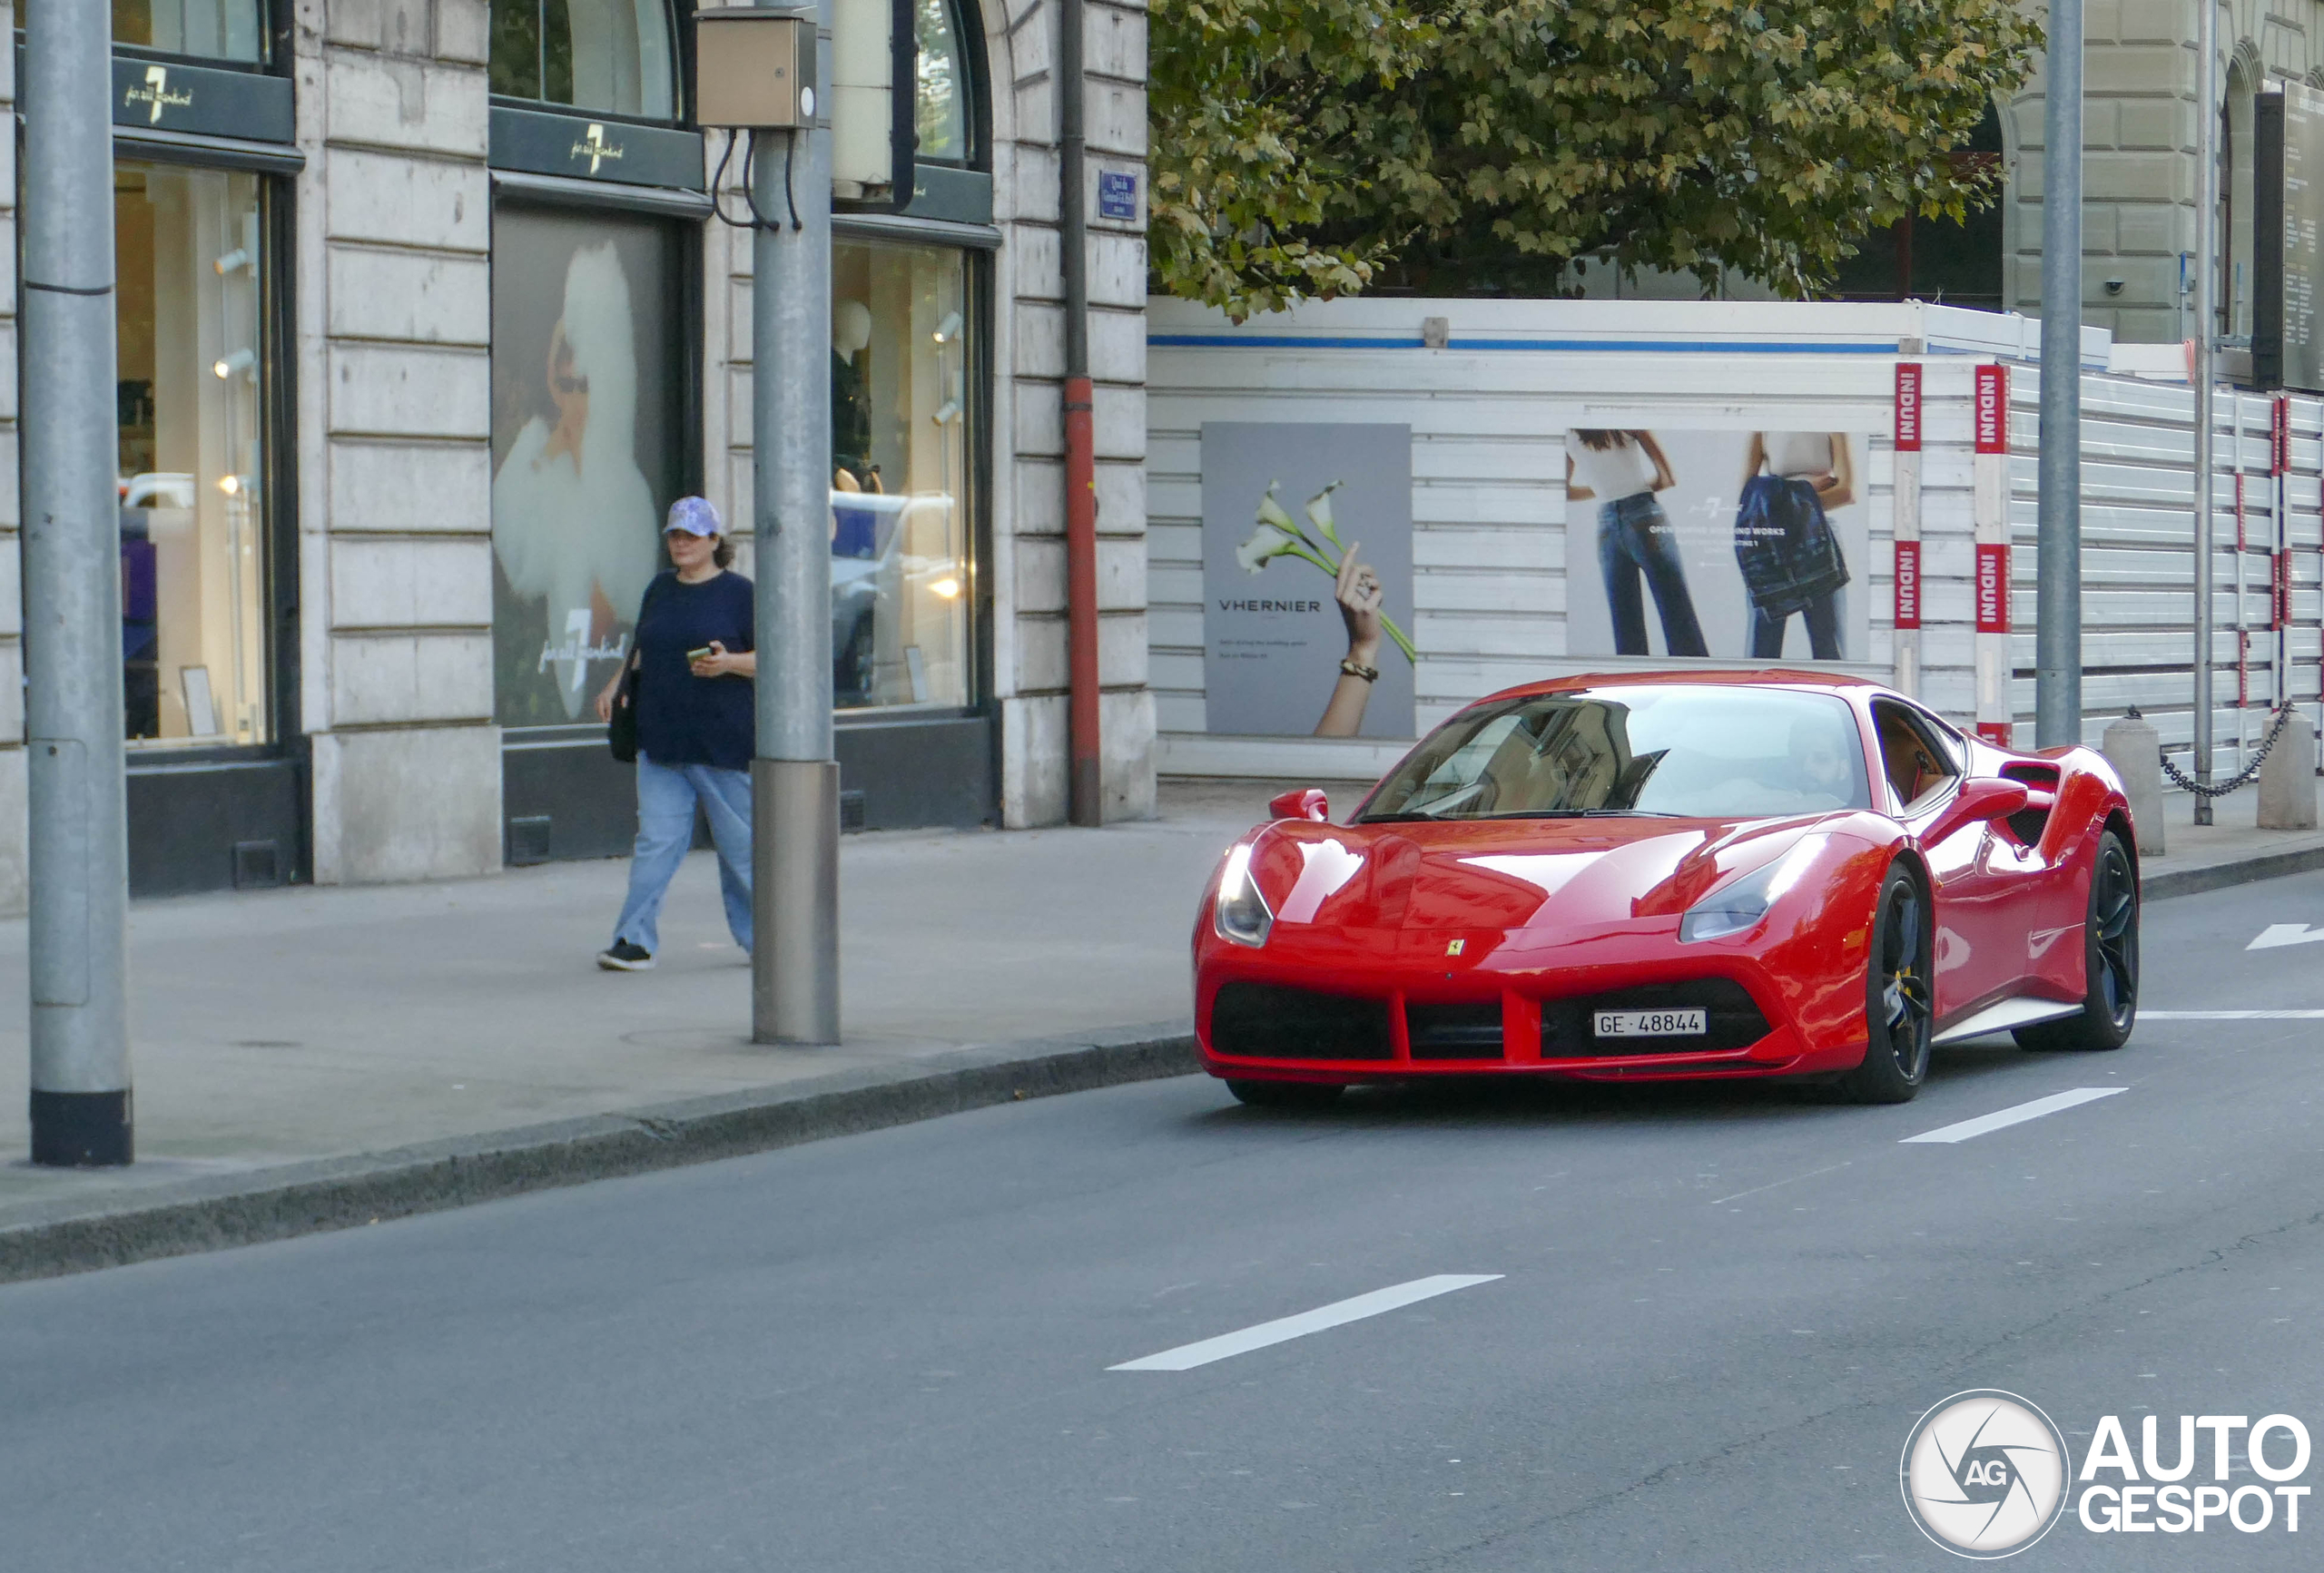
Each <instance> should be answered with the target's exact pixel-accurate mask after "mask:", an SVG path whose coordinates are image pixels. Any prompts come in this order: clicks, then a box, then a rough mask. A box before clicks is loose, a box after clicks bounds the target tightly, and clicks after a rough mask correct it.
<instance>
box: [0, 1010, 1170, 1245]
mask: <svg viewBox="0 0 2324 1573" xmlns="http://www.w3.org/2000/svg"><path fill="white" fill-rule="evenodd" d="M1195 1069H1196V1059H1195V1045H1194V1034H1193V1030H1192V1027H1191V1026H1190V1024H1188V1023H1186V1022H1162V1023H1156V1024H1153V1025H1151V1026H1147V1027H1123V1028H1119V1029H1118V1030H1114V1031H1109V1032H1104V1033H1095V1034H1084V1035H1080V1036H1078V1037H1065V1038H1040V1039H1035V1040H1032V1041H1029V1042H1023V1043H1012V1044H998V1045H990V1046H983V1047H974V1048H966V1049H959V1050H955V1051H952V1052H950V1053H949V1054H945V1055H942V1056H939V1057H933V1058H928V1059H917V1060H913V1061H911V1062H909V1063H908V1064H903V1065H897V1066H892V1067H889V1066H882V1067H876V1068H872V1069H867V1070H852V1071H844V1072H838V1073H834V1074H832V1075H830V1076H823V1077H813V1078H811V1079H808V1080H804V1081H799V1082H793V1083H790V1084H787V1085H783V1086H772V1087H765V1088H757V1089H753V1090H751V1091H746V1092H740V1093H726V1094H720V1095H718V1096H713V1097H704V1098H690V1099H687V1100H685V1101H684V1102H682V1103H672V1104H660V1105H655V1106H650V1107H646V1108H640V1109H631V1110H623V1111H619V1112H615V1113H612V1114H605V1115H596V1116H589V1117H587V1118H585V1119H577V1120H562V1121H557V1122H556V1123H553V1124H547V1125H537V1126H520V1127H517V1128H516V1129H513V1130H506V1131H496V1132H491V1133H488V1134H487V1135H483V1136H463V1137H458V1138H455V1139H453V1140H449V1141H443V1142H429V1143H424V1144H421V1145H416V1146H409V1147H398V1148H394V1149H391V1150H389V1151H387V1152H382V1153H368V1154H363V1155H359V1156H354V1157H346V1158H328V1159H322V1160H320V1161H315V1162H309V1163H300V1164H291V1165H281V1166H280V1167H274V1168H268V1169H261V1170H255V1171H251V1172H250V1173H246V1174H240V1175H219V1176H208V1177H204V1178H202V1179H199V1180H189V1181H181V1182H174V1183H172V1184H168V1185H156V1186H154V1187H153V1188H151V1189H148V1190H138V1191H134V1192H132V1193H129V1194H120V1195H113V1196H107V1197H104V1198H103V1199H94V1200H93V1199H90V1198H74V1199H72V1200H69V1201H59V1202H55V1203H51V1204H38V1205H34V1206H30V1207H25V1208H15V1209H10V1215H9V1216H8V1217H6V1218H5V1221H0V1283H15V1282H18V1281H21V1280H25V1279H31V1278H51V1277H57V1276H60V1275H62V1274H64V1273H86V1272H91V1271H94V1270H95V1269H97V1268H100V1267H118V1266H123V1265H125V1264H127V1263H133V1262H148V1261H153V1260H154V1259H155V1258H158V1257H163V1256H182V1255H188V1254H191V1253H195V1252H201V1251H216V1250H222V1249H224V1248H225V1247H227V1246H231V1245H254V1244H260V1243H261V1242H263V1241H268V1240H288V1239H291V1238H293V1237H295V1236H297V1235H300V1234H319V1233H321V1232H323V1231H325V1230H331V1229H346V1228H351V1227H353V1226H355V1225H358V1224H377V1223H379V1222H382V1221H383V1220H386V1219H389V1218H405V1217H410V1216H412V1215H413V1214H419V1213H433V1212H438V1211H441V1210H444V1209H446V1208H450V1207H463V1206H467V1205H468V1204H471V1203H476V1202H488V1201H492V1200H495V1199H497V1198H499V1197H503V1196H516V1195H522V1194H525V1193H527V1192H528V1191H541V1190H547V1189H550V1188H552V1187H555V1186H559V1185H579V1184H582V1183H583V1182H585V1181H588V1180H601V1179H610V1178H613V1177H615V1176H616V1175H639V1174H645V1173H647V1172H649V1171H652V1170H655V1169H671V1168H677V1167H680V1166H682V1165H688V1164H704V1163H710V1162H713V1161H714V1160H716V1159H719V1158H732V1157H739V1156H742V1155H745V1154H749V1153H759V1152H765V1151H768V1150H770V1149H772V1148H775V1147H786V1146H792V1145H796V1144H798V1143H802V1142H812V1141H819V1140H821V1139H822V1138H823V1137H825V1136H847V1135H850V1134H852V1133H855V1132H859V1131H874V1130H881V1129H884V1128H886V1127H887V1126H901V1125H908V1124H911V1123H912V1122H914V1121H917V1120H926V1119H934V1118H936V1117H937V1116H940V1115H949V1114H958V1113H960V1112H962V1111H964V1110H967V1109H976V1108H986V1107H989V1106H992V1105H994V1104H1005V1103H1013V1102H1017V1101H1019V1100H1021V1099H1025V1098H1035V1097H1049V1096H1055V1095H1057V1094H1059V1093H1069V1092H1084V1091H1088V1090H1089V1089H1091V1088H1094V1087H1102V1086H1118V1085H1120V1084H1122V1083H1126V1082H1134V1081H1148V1080H1152V1079H1154V1078H1156V1077H1172V1076H1184V1075H1187V1074H1188V1073H1189V1072H1191V1071H1193V1070H1195Z"/></svg>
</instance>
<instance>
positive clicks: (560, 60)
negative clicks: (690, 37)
mask: <svg viewBox="0 0 2324 1573" xmlns="http://www.w3.org/2000/svg"><path fill="white" fill-rule="evenodd" d="M491 74H492V91H493V93H496V94H497V95H498V96H500V97H502V98H524V99H531V100H534V101H536V102H537V103H556V104H566V105H569V106H571V107H572V108H574V109H577V110H586V111H589V112H591V113H598V114H622V115H629V116H632V117H635V118H636V119H640V120H675V119H676V118H677V95H676V93H675V84H676V81H677V52H676V48H675V32H674V30H673V28H672V26H671V22H670V5H669V0H492V61H491Z"/></svg>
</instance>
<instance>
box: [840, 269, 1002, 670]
mask: <svg viewBox="0 0 2324 1573" xmlns="http://www.w3.org/2000/svg"><path fill="white" fill-rule="evenodd" d="M968 319H969V290H968V257H967V253H965V252H962V251H951V250H947V249H942V248H937V247H923V246H900V245H890V244H884V243H872V242H867V241H834V242H833V244H832V690H833V693H834V694H835V695H836V702H837V703H838V704H839V706H840V707H841V708H842V709H862V708H865V707H869V706H874V705H904V704H940V705H962V704H966V703H968V702H969V603H970V598H971V597H970V587H971V579H970V573H971V567H970V552H969V519H968V508H967V496H968V486H967V478H968V477H967V471H968V455H969V446H968V424H969V408H968V406H969V377H970V352H971V346H970V343H969V323H968Z"/></svg>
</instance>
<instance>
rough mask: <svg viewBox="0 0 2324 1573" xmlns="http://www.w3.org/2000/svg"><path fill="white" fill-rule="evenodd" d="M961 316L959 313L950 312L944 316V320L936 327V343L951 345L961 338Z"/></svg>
mask: <svg viewBox="0 0 2324 1573" xmlns="http://www.w3.org/2000/svg"><path fill="white" fill-rule="evenodd" d="M959 337H960V313H959V312H958V311H948V312H946V313H945V314H944V320H943V321H941V322H939V323H938V324H937V325H936V342H937V343H939V344H950V343H951V342H952V340H953V339H957V338H959Z"/></svg>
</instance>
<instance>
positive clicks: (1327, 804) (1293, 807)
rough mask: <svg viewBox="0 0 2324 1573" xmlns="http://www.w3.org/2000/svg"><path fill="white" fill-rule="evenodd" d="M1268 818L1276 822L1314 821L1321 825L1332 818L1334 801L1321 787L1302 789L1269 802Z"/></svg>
mask: <svg viewBox="0 0 2324 1573" xmlns="http://www.w3.org/2000/svg"><path fill="white" fill-rule="evenodd" d="M1267 817H1268V818H1269V819H1275V820H1314V821H1315V822H1316V823H1318V824H1321V823H1323V822H1324V821H1326V820H1328V819H1330V818H1331V817H1332V801H1331V799H1329V798H1327V797H1325V796H1324V789H1323V788H1321V787H1301V788H1300V789H1299V790H1298V791H1288V792H1285V793H1284V794H1283V795H1282V796H1281V797H1277V798H1269V799H1268V800H1267Z"/></svg>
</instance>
